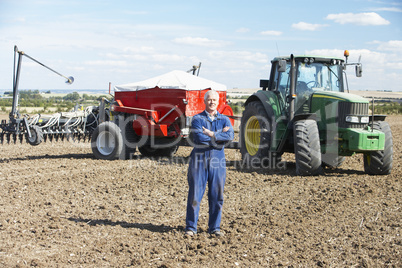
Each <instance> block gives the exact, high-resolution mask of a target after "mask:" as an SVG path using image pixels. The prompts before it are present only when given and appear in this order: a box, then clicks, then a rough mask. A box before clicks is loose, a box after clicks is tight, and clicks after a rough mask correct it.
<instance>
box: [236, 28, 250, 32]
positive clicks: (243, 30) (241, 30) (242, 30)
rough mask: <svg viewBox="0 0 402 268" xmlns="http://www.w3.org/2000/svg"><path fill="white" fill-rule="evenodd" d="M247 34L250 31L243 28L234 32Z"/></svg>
mask: <svg viewBox="0 0 402 268" xmlns="http://www.w3.org/2000/svg"><path fill="white" fill-rule="evenodd" d="M248 32H250V29H249V28H245V27H241V28H239V29H237V30H236V33H248Z"/></svg>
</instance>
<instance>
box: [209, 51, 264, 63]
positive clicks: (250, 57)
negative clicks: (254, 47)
mask: <svg viewBox="0 0 402 268" xmlns="http://www.w3.org/2000/svg"><path fill="white" fill-rule="evenodd" d="M209 55H210V57H211V58H213V59H225V60H228V59H230V60H232V61H234V60H240V61H239V62H241V63H242V65H244V64H245V63H246V62H247V61H248V62H258V63H266V62H268V56H267V55H266V54H263V53H258V52H257V53H253V52H250V51H211V52H210V53H209Z"/></svg>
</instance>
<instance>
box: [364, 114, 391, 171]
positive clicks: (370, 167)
mask: <svg viewBox="0 0 402 268" xmlns="http://www.w3.org/2000/svg"><path fill="white" fill-rule="evenodd" d="M373 128H374V129H376V130H379V131H382V132H384V134H385V145H384V150H383V151H374V152H370V153H366V154H364V156H363V157H364V171H365V172H366V173H368V174H370V175H387V174H389V173H391V169H392V155H393V153H394V150H393V141H392V132H391V128H390V127H389V124H388V123H387V122H384V121H375V122H374V127H373Z"/></svg>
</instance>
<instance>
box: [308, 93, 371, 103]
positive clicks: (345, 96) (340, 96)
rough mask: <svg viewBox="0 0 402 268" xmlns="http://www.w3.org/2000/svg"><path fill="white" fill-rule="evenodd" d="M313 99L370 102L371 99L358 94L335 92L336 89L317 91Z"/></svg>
mask: <svg viewBox="0 0 402 268" xmlns="http://www.w3.org/2000/svg"><path fill="white" fill-rule="evenodd" d="M312 98H313V99H315V100H317V99H332V100H338V101H344V102H358V103H368V102H369V101H368V100H367V99H366V98H363V97H360V96H358V95H354V94H350V93H345V92H334V91H321V90H318V91H315V92H314V94H313V96H312Z"/></svg>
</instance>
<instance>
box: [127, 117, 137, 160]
mask: <svg viewBox="0 0 402 268" xmlns="http://www.w3.org/2000/svg"><path fill="white" fill-rule="evenodd" d="M133 120H134V118H133V116H131V117H130V118H127V119H126V120H125V121H124V123H125V125H124V154H125V159H132V155H133V154H134V153H135V151H136V148H137V144H138V141H139V139H140V137H138V135H137V134H136V133H135V131H134V128H133Z"/></svg>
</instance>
